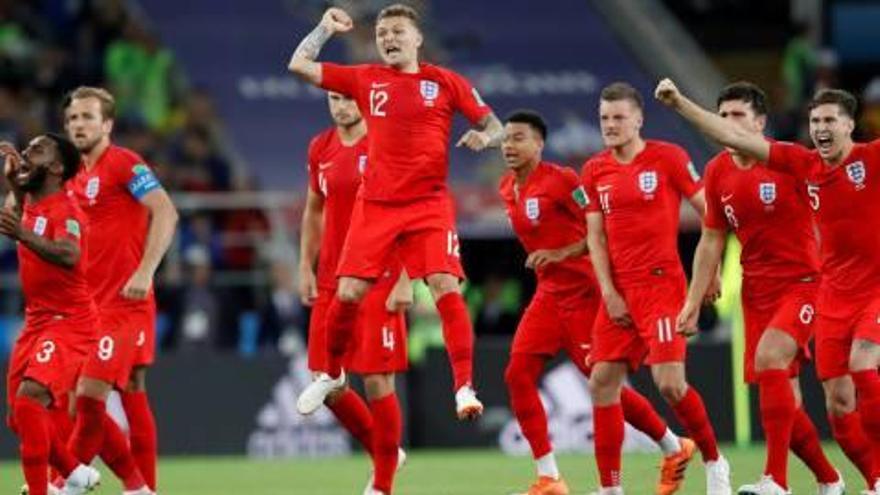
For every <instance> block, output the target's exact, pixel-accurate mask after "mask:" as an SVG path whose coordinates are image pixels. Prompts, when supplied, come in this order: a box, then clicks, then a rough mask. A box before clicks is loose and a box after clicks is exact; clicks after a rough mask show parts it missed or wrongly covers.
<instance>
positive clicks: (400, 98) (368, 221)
mask: <svg viewBox="0 0 880 495" xmlns="http://www.w3.org/2000/svg"><path fill="white" fill-rule="evenodd" d="M418 22H419V17H418V14H417V13H416V11H415V10H413V9H412V8H410V7H407V6H404V5H400V4H394V5H391V6H389V7H386V8H384V9H383V10H382V11H381V12H379V15H378V17H377V21H376V48H377V49H378V51H379V55H380V56H381V58H382V60H383V62H384V64H371V65H357V66H342V65H337V64H332V63H318V62H315V59H316V58H317V56H318V53H319V52H320V50H321V47H322V46H323V45H324V43H326V42H327V40H329V39H330V37H331V36H332V35H333V34H335V33H343V32H346V31H349V30H351V29H352V27H353V22H352V20H351V17H349V15H348V14H346V13H345V12H344V11H343V10H341V9H338V8H331V9H328V10H327V12H325V14H324V17H323V18H322V19H321V22H320V23H319V24H318V26H317V27H316V28H315V29H314V30H313V31H312V32H311V33H310V34H309V35H308V36H306V37H305V39H303V41H302V42H301V43H300V45H299V47H297V49H296V51H295V52H294V53H293V56H292V57H291V60H290V63H289V65H288V68H289V69H290V71H291V72H293V73H294V74H296V75H297V76H299V77H300V78H302V79H303V80H305V81H306V82H308V83H311V84H313V85H315V86H319V87H321V88H324V89H327V90H330V91H335V92H339V93H342V94H345V95H349V96H351V97H352V98H353V99H354V100H355V101H356V102H357V104H358V108H360V111H361V114H362V115H364V117H365V119H366V121H367V127H368V128H369V132H370V143H369V152H368V161H369V167H367V170H366V173H365V175H364V180H363V185H362V189H361V192H360V194H359V195H358V198H357V201H356V202H355V206H354V210H353V213H352V218H351V227H350V229H349V233H348V237H347V238H346V241H345V246H344V247H343V249H342V254H341V258H340V263H339V267H338V270H337V276H339V287H338V289H337V293H336V297H335V298H334V299H333V301H332V302H331V303H330V307H329V308H328V310H327V324H326V325H327V337H328V348H329V359H328V370H327V371H328V373H327V376H326V377H322V379H319V380H316V381H314V382H312V384H310V385H309V387H307V388H306V390H304V391H303V393H302V394H301V395H300V400H299V406H300V411H301V412H305V413H307V412H310V411H314V410H315V409H317V408H318V407H319V406H320V405H321V403H323V401H324V398H325V397H326V396H327V394H328V393H330V392H331V391H333V390H336V389H338V388H340V387H341V386H342V385H343V384H344V383H345V374H344V373H343V369H342V362H341V360H342V357H343V355H344V352H345V343H346V342H348V341H349V340H350V338H351V335H352V334H353V332H354V326H355V321H356V318H357V314H358V306H359V304H360V301H361V300H362V299H363V298H364V296H365V295H366V294H367V292H368V289H369V288H370V286H371V285H372V284H373V283H374V281H375V280H376V279H377V278H378V277H379V276H381V274H382V273H383V271H384V270H385V263H386V260H387V259H388V257H389V255H390V254H391V253H392V252H396V253H399V255H400V256H401V259H402V261H403V266H404V268H405V269H406V272H407V273H408V274H409V276H410V277H413V278H424V279H425V280H426V281H427V283H428V286H429V287H430V289H431V293H432V295H433V297H434V300H435V301H436V304H437V310H438V312H439V313H440V317H441V319H442V320H443V335H444V340H445V341H446V346H447V350H448V353H449V359H450V362H451V365H452V368H453V378H454V387H455V390H456V393H455V400H456V413H457V415H458V417H459V419H471V418H475V417H477V416H479V415H480V414H481V413H482V410H483V405H482V404H481V403H480V401H479V400H478V399H477V397H476V393H475V392H474V389H473V377H472V369H473V330H472V328H471V322H470V317H469V315H468V312H467V307H466V305H465V302H464V299H463V298H462V296H461V293H460V286H459V281H460V280H461V279H462V278H463V277H464V271H463V270H462V267H461V259H460V255H459V241H458V234H457V233H456V230H455V215H454V211H453V209H454V208H453V203H452V198H451V195H450V192H449V189H448V187H447V185H446V176H447V173H448V166H449V165H448V141H449V134H450V131H451V126H452V118H453V116H454V114H455V113H456V112H460V113H462V114H464V115H465V116H466V117H467V118H468V119H469V120H470V121H471V122H473V123H475V124H476V125H477V127H478V129H472V130H470V131H468V132H467V133H465V135H464V136H462V138H461V139H460V140H459V141H458V145H459V146H467V147H468V148H470V149H472V150H474V151H480V150H482V149H484V148H487V147H490V146H497V145H498V144H499V143H500V139H501V123H500V122H499V121H498V119H497V118H496V117H495V115H494V114H493V113H492V110H491V109H490V108H489V107H488V106H486V104H485V103H483V101H482V100H481V99H480V96H479V94H478V93H477V92H476V90H475V89H474V88H472V87H471V85H470V84H469V83H468V82H467V81H466V80H465V79H464V78H463V77H462V76H460V75H458V74H456V73H455V72H452V71H451V70H448V69H445V68H442V67H438V66H435V65H430V64H425V63H420V62H419V53H418V52H419V47H420V46H421V45H422V39H423V38H422V33H421V30H420V28H419V25H418Z"/></svg>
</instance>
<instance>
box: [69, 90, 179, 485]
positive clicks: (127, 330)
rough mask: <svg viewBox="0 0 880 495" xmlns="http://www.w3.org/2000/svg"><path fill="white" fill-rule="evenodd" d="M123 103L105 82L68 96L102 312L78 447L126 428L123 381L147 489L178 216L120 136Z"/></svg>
mask: <svg viewBox="0 0 880 495" xmlns="http://www.w3.org/2000/svg"><path fill="white" fill-rule="evenodd" d="M114 111H115V102H114V100H113V96H112V95H110V93H109V92H107V91H106V90H104V89H101V88H93V87H80V88H77V89H75V90H74V91H72V92H71V93H70V94H68V96H67V98H66V100H65V104H64V126H65V129H66V131H67V135H68V136H69V137H70V139H71V141H72V142H73V143H74V144H75V145H76V147H77V149H79V151H80V154H81V156H82V168H81V169H80V171H79V173H78V174H77V176H76V177H75V178H74V179H73V180H72V181H71V183H70V184H69V185H68V189H69V191H70V192H71V194H72V195H73V196H74V198H75V199H76V200H77V201H78V202H79V204H80V207H81V208H82V209H83V211H85V213H86V215H87V216H88V219H89V225H90V226H91V229H90V233H89V239H88V242H89V248H90V250H91V261H90V263H89V266H88V270H87V275H88V280H89V286H90V288H91V289H92V295H93V297H94V299H95V302H96V304H97V305H98V313H99V315H98V316H99V320H100V325H99V329H98V342H97V346H96V349H95V352H93V353H92V354H91V355H90V356H89V360H88V361H87V362H86V365H85V367H84V368H83V373H82V377H81V378H80V381H79V384H78V386H77V398H76V411H77V418H76V426H75V428H74V431H73V435H72V436H71V445H72V446H73V448H74V450H75V452H76V454H77V456H78V457H79V459H80V460H82V461H90V460H91V459H92V458H93V457H94V456H95V455H96V454H97V453H99V452H100V451H101V449H102V445H103V444H104V443H105V440H108V439H111V437H109V435H112V436H113V437H116V436H117V435H116V430H117V429H118V428H115V425H114V424H113V422H112V421H108V418H109V417H108V416H107V415H106V407H105V400H106V398H107V395H108V394H109V393H110V391H111V389H112V388H113V387H116V388H117V389H118V390H119V391H120V396H121V398H122V405H123V408H124V409H125V413H126V416H127V418H128V422H129V426H130V430H131V433H130V440H131V454H132V455H133V456H134V458H135V461H136V463H137V465H136V466H135V467H136V469H134V470H131V469H128V470H127V472H126V473H122V480H123V484H124V487H125V489H126V491H127V492H130V493H133V494H140V493H149V492H150V491H155V488H156V483H157V479H156V455H157V448H156V424H155V420H154V418H153V413H152V410H151V409H150V405H149V402H148V399H147V392H146V371H147V368H148V367H149V366H150V365H151V364H152V363H153V359H154V352H155V318H156V306H155V297H154V294H153V286H152V284H153V275H154V274H155V272H156V269H157V268H158V266H159V263H160V261H161V260H162V256H163V255H164V254H165V251H166V250H167V249H168V246H169V244H170V242H171V239H172V237H173V235H174V229H175V226H176V224H177V218H178V215H177V210H176V209H175V207H174V204H173V203H172V202H171V199H170V197H169V196H168V193H166V192H165V190H164V189H163V188H162V186H161V184H160V183H159V181H158V180H157V179H156V176H155V175H154V174H153V171H152V169H151V168H150V167H149V166H147V165H146V163H145V162H144V160H143V158H141V157H140V156H138V155H137V154H136V153H134V152H133V151H131V150H128V149H125V148H122V147H119V146H116V145H114V144H113V143H112V142H111V141H110V135H111V132H112V131H113V117H114ZM102 458H105V457H104V455H103V454H102ZM105 460H106V458H105ZM141 474H142V475H143V477H141ZM117 475H120V473H117ZM144 482H145V483H146V487H145V486H144Z"/></svg>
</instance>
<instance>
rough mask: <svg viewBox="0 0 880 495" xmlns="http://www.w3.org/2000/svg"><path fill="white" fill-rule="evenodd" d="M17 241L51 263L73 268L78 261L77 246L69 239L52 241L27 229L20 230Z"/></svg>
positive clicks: (78, 252)
mask: <svg viewBox="0 0 880 495" xmlns="http://www.w3.org/2000/svg"><path fill="white" fill-rule="evenodd" d="M18 241H19V242H21V243H22V244H24V245H25V246H26V247H27V248H28V249H30V250H31V251H33V252H34V253H36V254H37V256H39V257H40V258H42V259H44V260H45V261H48V262H49V263H52V264H53V265H58V266H62V267H64V268H73V266H74V265H76V262H77V261H79V256H80V251H79V248H78V247H77V246H76V244H74V243H73V242H71V241H67V240H58V241H52V240H49V239H46V238H45V237H42V236H38V235H37V234H34V233H33V232H31V231H29V230H24V231H22V232H21V234H20V235H19V237H18Z"/></svg>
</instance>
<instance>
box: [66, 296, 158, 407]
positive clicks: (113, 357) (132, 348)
mask: <svg viewBox="0 0 880 495" xmlns="http://www.w3.org/2000/svg"><path fill="white" fill-rule="evenodd" d="M148 318H149V317H148V315H147V313H146V311H142V310H141V309H139V308H113V309H102V310H100V315H99V325H98V334H97V342H96V343H95V345H93V346H92V350H91V351H90V352H89V356H88V359H87V360H86V364H85V366H84V367H83V372H82V374H83V376H85V377H88V378H94V379H97V380H101V381H104V382H107V383H110V384H113V385H114V386H115V387H117V388H118V389H120V390H123V389H125V387H126V386H127V385H128V381H129V378H130V377H131V372H132V369H134V367H135V366H136V365H137V364H138V363H137V360H138V358H139V357H141V352H142V351H141V349H142V348H145V347H148V346H147V342H148V339H149V338H150V337H149V335H150V334H154V333H155V332H154V331H147V329H146V328H145V326H144V325H146V322H147V321H148ZM153 338H155V337H153ZM143 352H144V356H146V355H147V353H148V351H146V350H144V351H143ZM149 357H152V352H151V351H149Z"/></svg>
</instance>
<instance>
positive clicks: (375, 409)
mask: <svg viewBox="0 0 880 495" xmlns="http://www.w3.org/2000/svg"><path fill="white" fill-rule="evenodd" d="M370 410H371V411H372V413H373V420H374V421H375V424H376V427H375V428H374V430H373V465H374V466H375V470H374V472H373V488H374V489H376V490H379V491H381V492H383V493H391V487H392V485H393V484H394V474H395V473H396V472H397V453H398V448H399V445H400V438H401V436H402V434H403V424H402V420H401V417H400V404H399V403H398V402H397V394H394V393H391V394H388V395H386V396H385V397H382V398H381V399H377V400H372V401H370Z"/></svg>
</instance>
